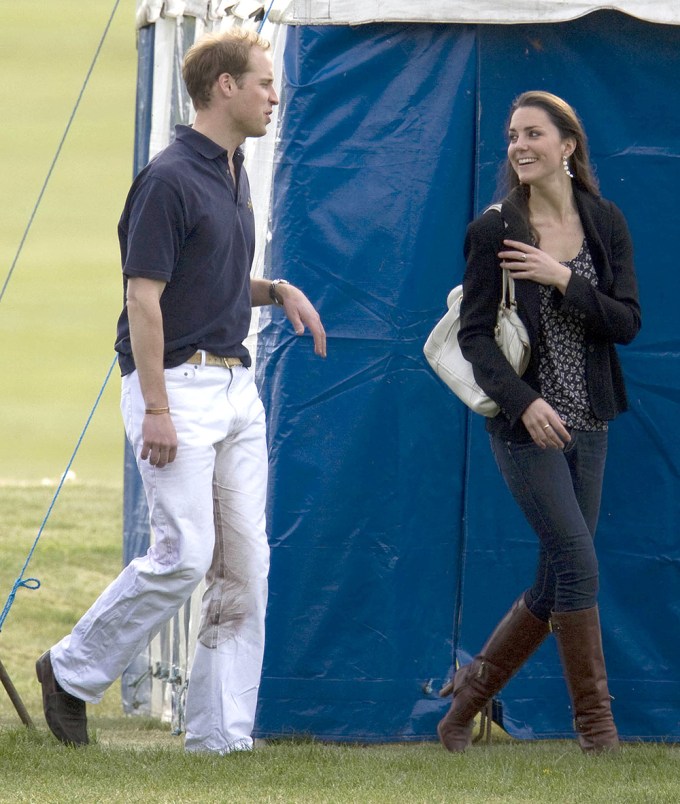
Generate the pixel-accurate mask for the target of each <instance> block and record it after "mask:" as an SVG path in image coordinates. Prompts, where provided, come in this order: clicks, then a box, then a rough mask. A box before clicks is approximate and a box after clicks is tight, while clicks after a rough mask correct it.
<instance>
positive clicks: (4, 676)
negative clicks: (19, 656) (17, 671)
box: [0, 660, 35, 729]
mask: <svg viewBox="0 0 680 804" xmlns="http://www.w3.org/2000/svg"><path fill="white" fill-rule="evenodd" d="M0 681H2V686H3V687H4V688H5V689H6V690H7V695H9V699H10V701H11V702H12V703H13V704H14V708H15V709H16V710H17V714H18V715H19V717H20V719H21V722H22V723H23V724H24V725H25V726H26V727H27V728H29V729H34V728H35V726H34V725H33V721H32V720H31V716H30V715H29V714H28V711H27V709H26V707H25V706H24V703H23V701H22V700H21V698H20V697H19V693H18V692H17V690H16V687H15V686H14V684H12V679H11V678H10V677H9V673H8V672H7V670H5V665H4V664H3V663H2V660H0Z"/></svg>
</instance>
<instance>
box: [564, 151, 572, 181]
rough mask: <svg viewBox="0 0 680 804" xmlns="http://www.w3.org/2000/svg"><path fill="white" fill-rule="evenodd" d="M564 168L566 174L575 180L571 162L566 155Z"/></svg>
mask: <svg viewBox="0 0 680 804" xmlns="http://www.w3.org/2000/svg"><path fill="white" fill-rule="evenodd" d="M562 167H563V168H564V172H565V173H566V174H567V176H569V178H570V179H573V178H574V174H573V173H572V172H571V170H569V162H568V161H567V157H566V155H564V156H563V157H562Z"/></svg>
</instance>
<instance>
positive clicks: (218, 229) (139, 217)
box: [116, 126, 255, 374]
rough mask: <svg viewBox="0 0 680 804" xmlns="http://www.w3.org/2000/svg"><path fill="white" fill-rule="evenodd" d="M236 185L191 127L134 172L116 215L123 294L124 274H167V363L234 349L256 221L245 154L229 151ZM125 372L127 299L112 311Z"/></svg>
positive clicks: (129, 365)
mask: <svg viewBox="0 0 680 804" xmlns="http://www.w3.org/2000/svg"><path fill="white" fill-rule="evenodd" d="M233 161H234V166H235V169H236V175H237V176H238V182H237V184H238V190H237V189H236V187H235V186H234V182H233V180H232V178H231V175H230V173H229V167H228V161H227V152H226V151H225V150H224V148H222V147H221V146H220V145H218V144H217V143H215V142H213V141H212V140H210V139H208V138H207V137H205V136H203V135H202V134H199V133H198V132H197V131H194V130H193V129H192V128H190V127H189V126H177V127H176V130H175V140H174V141H173V142H172V143H171V144H170V145H168V147H167V148H165V149H164V150H163V151H161V152H160V153H159V154H158V155H157V156H156V157H155V158H154V159H152V160H151V162H149V164H148V165H147V166H146V167H145V168H144V169H143V170H142V171H141V172H140V173H139V175H138V176H137V178H136V179H135V181H134V182H133V184H132V187H131V188H130V192H129V193H128V197H127V201H126V203H125V208H124V210H123V214H122V216H121V219H120V222H119V224H118V239H119V242H120V251H121V258H122V263H123V285H124V292H125V297H126V298H127V280H128V277H134V276H139V277H146V278H148V279H160V280H162V281H163V282H166V283H167V284H166V286H165V289H164V290H163V294H162V296H161V300H160V304H161V312H162V314H163V333H164V336H165V368H173V367H174V366H178V365H180V364H181V363H183V362H184V361H185V360H186V359H187V358H188V357H190V356H191V355H192V354H193V353H194V352H195V351H196V350H197V349H205V350H206V351H207V352H212V353H213V354H216V355H221V356H224V357H240V358H241V360H242V361H243V363H244V364H245V365H247V366H248V365H250V355H249V354H248V350H247V349H246V348H245V346H244V345H243V340H244V339H245V337H246V335H247V334H248V328H249V326H250V316H251V294H250V267H251V264H252V261H253V254H254V251H255V220H254V216H253V205H252V202H251V200H250V187H249V185H248V177H247V176H246V171H245V169H244V168H243V154H242V152H241V151H240V150H237V151H236V153H235V154H234V158H233ZM116 351H117V352H118V361H119V364H120V369H121V373H122V374H129V373H130V372H131V371H133V370H134V368H135V364H134V360H133V358H132V349H131V346H130V327H129V322H128V315H127V307H124V308H123V312H122V313H121V316H120V318H119V319H118V332H117V338H116Z"/></svg>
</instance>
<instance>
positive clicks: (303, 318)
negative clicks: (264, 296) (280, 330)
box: [276, 284, 326, 357]
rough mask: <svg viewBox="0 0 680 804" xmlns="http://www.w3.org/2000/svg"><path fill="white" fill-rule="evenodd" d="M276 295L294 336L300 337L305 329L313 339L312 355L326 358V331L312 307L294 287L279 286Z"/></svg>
mask: <svg viewBox="0 0 680 804" xmlns="http://www.w3.org/2000/svg"><path fill="white" fill-rule="evenodd" d="M276 292H277V294H278V295H279V297H280V298H281V299H282V300H283V309H284V310H285V311H286V315H287V316H288V320H289V321H290V323H291V324H292V325H293V329H294V330H295V334H296V335H302V333H303V332H304V331H305V327H307V329H308V330H309V331H310V333H311V335H312V337H313V338H314V354H317V355H319V357H326V330H325V329H324V328H323V324H322V323H321V318H320V316H319V314H318V313H317V311H316V309H315V307H314V305H313V304H312V303H311V302H310V301H309V299H308V298H307V297H306V296H305V294H304V293H303V292H302V291H301V290H300V289H299V288H296V287H295V285H283V284H281V285H279V286H278V287H277V289H276Z"/></svg>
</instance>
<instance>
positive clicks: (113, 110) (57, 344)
mask: <svg viewBox="0 0 680 804" xmlns="http://www.w3.org/2000/svg"><path fill="white" fill-rule="evenodd" d="M113 8H114V0H110V1H109V2H101V1H100V2H96V3H83V2H82V0H59V2H47V3H41V4H39V5H36V4H35V3H28V2H21V3H11V2H3V3H0V70H1V71H2V81H0V105H1V106H2V108H3V109H4V110H5V122H4V124H3V125H2V126H1V127H0V175H1V176H2V181H1V182H0V208H1V209H2V227H0V288H1V287H2V286H3V285H4V284H5V281H6V279H7V277H8V275H9V272H10V268H11V265H12V263H13V261H14V259H15V256H16V254H17V252H18V249H19V244H20V242H21V239H22V236H23V234H24V231H25V229H26V227H27V224H28V222H29V219H30V217H31V214H32V212H33V209H34V206H35V204H36V201H37V199H38V196H39V194H40V190H41V188H42V186H43V184H44V182H45V179H46V177H47V175H48V171H49V169H50V165H51V163H52V161H53V159H54V156H55V154H56V152H57V148H58V146H59V143H60V141H61V139H62V136H63V134H64V131H65V130H66V126H67V123H68V121H69V118H70V117H71V114H72V112H73V109H74V107H75V104H76V101H77V99H78V96H79V94H80V92H81V89H82V87H83V84H84V81H85V78H86V75H87V73H88V70H89V67H90V64H91V62H92V59H93V57H94V54H95V52H96V50H97V46H98V45H99V42H100V39H101V37H102V34H103V32H104V29H105V26H106V23H107V21H108V19H109V17H110V15H111V11H112V10H113ZM134 11H135V0H121V2H120V3H119V5H118V8H117V10H116V14H115V17H114V20H113V24H112V26H111V29H110V31H109V33H108V36H107V37H106V40H105V41H104V44H103V47H102V50H101V53H100V55H99V58H98V60H97V62H96V64H95V67H94V70H93V72H92V75H91V77H90V81H89V84H88V86H87V88H86V90H85V92H84V94H83V97H82V101H81V103H80V107H79V109H78V112H77V114H76V115H75V118H74V120H73V123H72V125H71V129H70V132H69V135H68V137H67V138H66V140H65V143H64V146H63V149H62V151H61V156H60V158H59V159H58V161H57V163H56V165H55V168H54V171H53V173H52V176H51V179H50V182H49V184H48V185H47V189H46V191H45V194H44V196H43V200H42V203H41V204H40V206H39V208H38V210H37V212H36V215H35V219H34V221H33V225H32V227H31V229H30V231H29V234H28V237H27V239H26V241H25V244H24V247H23V249H22V250H21V253H20V256H19V259H18V261H17V262H16V265H15V268H14V271H13V273H12V275H11V278H10V279H9V282H8V284H7V287H6V290H5V293H4V296H3V298H2V301H0V343H2V348H1V349H0V376H1V377H2V382H1V383H0V388H1V391H0V422H2V430H1V432H2V438H0V479H10V480H16V479H21V480H41V479H42V478H55V477H56V478H58V477H60V476H61V474H62V472H63V470H64V468H65V466H66V463H67V461H68V458H69V457H70V455H71V452H72V450H73V448H74V446H75V444H76V441H77V439H78V436H79V435H80V432H81V430H82V428H83V426H84V424H85V421H86V420H87V415H88V413H89V411H90V409H91V408H92V405H93V403H94V401H95V399H96V396H97V393H98V391H99V389H100V387H101V385H102V383H103V381H104V378H105V376H106V372H107V370H108V368H109V366H110V365H111V362H112V360H113V357H114V352H113V342H114V334H115V324H116V319H117V317H118V314H119V312H120V305H121V299H122V288H121V279H120V259H119V252H118V243H117V237H116V224H117V222H118V217H119V215H120V211H121V209H122V207H123V203H124V200H125V195H126V193H127V189H128V186H129V184H130V181H131V178H132V156H133V132H134V112H135V83H136V70H137V62H136V59H137V55H136V46H135V36H136V32H135V26H134ZM118 392H119V381H118V376H117V374H114V375H113V377H112V379H111V381H110V382H109V387H107V390H106V392H105V395H104V398H103V400H102V403H101V406H100V409H99V410H98V412H97V414H96V416H95V419H94V420H93V423H92V426H91V428H90V430H89V432H88V434H87V436H86V438H85V440H84V442H83V446H82V449H81V451H80V453H79V455H78V458H77V460H76V463H75V465H74V470H75V471H76V473H77V474H78V476H79V477H82V478H83V479H87V480H91V481H98V482H107V483H109V482H121V476H122V457H121V456H122V444H123V435H122V429H121V426H120V423H119V418H120V417H119V413H118Z"/></svg>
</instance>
